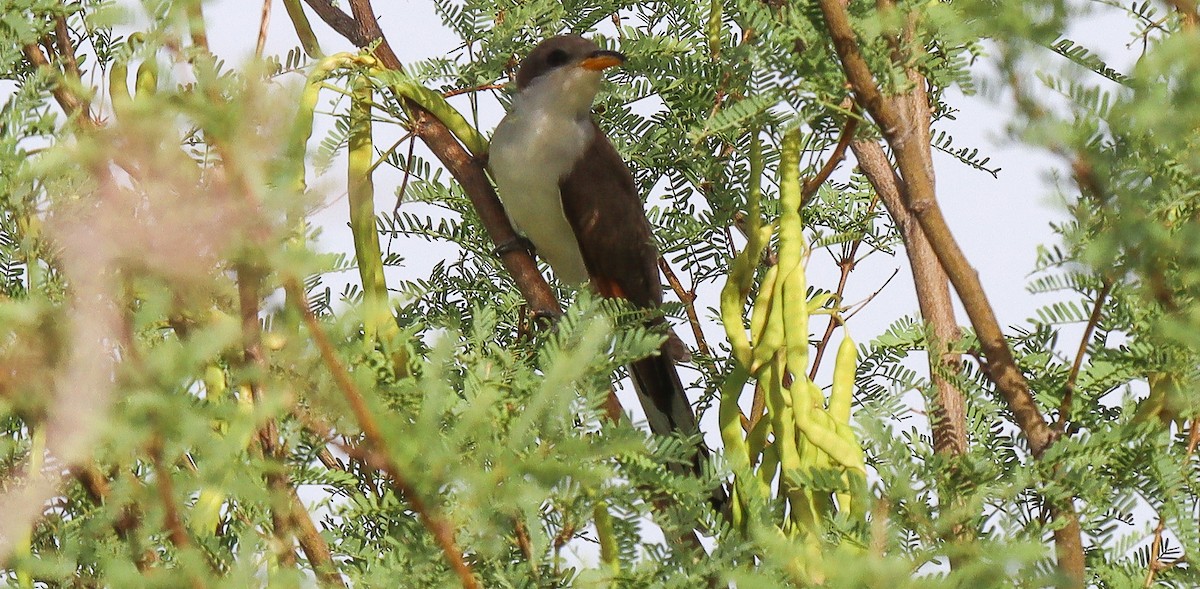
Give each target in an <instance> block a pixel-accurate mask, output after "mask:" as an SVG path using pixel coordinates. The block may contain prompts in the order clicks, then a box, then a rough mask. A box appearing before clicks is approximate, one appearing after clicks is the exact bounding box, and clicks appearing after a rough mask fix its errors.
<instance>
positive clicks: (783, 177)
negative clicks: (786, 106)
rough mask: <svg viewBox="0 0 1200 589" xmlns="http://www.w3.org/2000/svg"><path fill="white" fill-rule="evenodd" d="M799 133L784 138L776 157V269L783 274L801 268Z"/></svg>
mask: <svg viewBox="0 0 1200 589" xmlns="http://www.w3.org/2000/svg"><path fill="white" fill-rule="evenodd" d="M801 201H802V192H801V187H800V130H799V129H792V130H791V131H788V132H787V134H785V135H784V137H783V145H782V146H780V154H779V209H780V214H779V265H780V266H782V267H783V271H784V272H789V271H790V270H791V269H793V268H798V267H800V265H801V258H802V257H803V253H804V252H803V250H804V225H803V221H802V219H801V218H800V205H801Z"/></svg>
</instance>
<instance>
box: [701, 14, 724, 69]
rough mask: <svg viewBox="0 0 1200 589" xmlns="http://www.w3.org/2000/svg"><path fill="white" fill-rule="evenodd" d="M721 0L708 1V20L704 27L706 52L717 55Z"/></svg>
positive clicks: (718, 53)
mask: <svg viewBox="0 0 1200 589" xmlns="http://www.w3.org/2000/svg"><path fill="white" fill-rule="evenodd" d="M721 9H722V6H721V0H710V2H709V3H708V22H707V23H706V25H705V27H704V29H705V31H704V32H705V33H706V36H707V37H708V54H709V55H710V56H712V57H714V58H715V57H717V56H718V55H720V54H721V16H722V14H721V12H722V11H721Z"/></svg>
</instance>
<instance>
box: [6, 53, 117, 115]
mask: <svg viewBox="0 0 1200 589" xmlns="http://www.w3.org/2000/svg"><path fill="white" fill-rule="evenodd" d="M22 49H23V50H24V52H25V58H26V59H28V60H29V62H30V63H32V64H33V65H34V67H37V68H38V69H41V70H49V71H50V72H51V76H52V77H55V78H61V77H62V72H60V71H58V69H57V68H55V67H54V66H53V65H51V64H50V61H49V60H48V59H46V54H44V53H42V48H41V47H39V46H38V45H37V44H36V43H29V44H27V45H25V47H23V48H22ZM50 94H51V95H53V96H54V101H55V102H57V103H58V106H59V108H62V109H63V112H65V113H67V116H68V117H75V116H78V117H79V121H80V122H81V123H83V124H84V125H85V126H90V127H99V126H100V123H99V122H98V121H96V119H94V118H92V113H91V111H90V110H89V109H88V108H87V102H86V101H84V100H82V99H81V98H79V97H78V96H76V95H75V93H74V92H72V91H71V90H70V89H69V88H67V86H66V85H65V84H63V81H62V80H61V79H58V80H55V81H54V85H53V87H52V88H50Z"/></svg>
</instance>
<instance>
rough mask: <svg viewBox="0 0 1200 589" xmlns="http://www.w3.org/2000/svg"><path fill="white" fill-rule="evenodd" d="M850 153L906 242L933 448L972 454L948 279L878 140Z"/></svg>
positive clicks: (856, 145) (854, 145)
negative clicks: (921, 327)
mask: <svg viewBox="0 0 1200 589" xmlns="http://www.w3.org/2000/svg"><path fill="white" fill-rule="evenodd" d="M850 148H851V149H852V150H853V151H854V157H855V158H857V159H858V166H859V169H861V170H862V172H863V174H864V175H865V176H866V177H867V180H868V181H870V182H871V185H872V186H873V187H874V188H875V193H876V194H878V195H879V198H880V200H882V201H883V205H884V207H886V208H887V210H888V214H889V215H891V217H892V220H893V221H895V223H896V226H897V227H898V228H899V230H900V236H901V237H902V238H903V239H904V251H905V253H906V254H907V255H908V263H909V267H910V268H911V269H912V274H913V284H914V286H915V289H916V293H917V304H918V306H919V307H920V309H921V317H922V318H923V319H924V320H925V324H926V326H927V329H928V330H929V338H928V339H929V341H928V344H927V354H928V356H929V375H930V379H931V380H932V381H933V385H934V389H935V390H936V395H937V403H936V405H935V406H934V407H933V408H932V414H933V418H932V419H931V422H932V423H931V425H932V426H933V446H934V449H935V450H937V451H938V452H942V453H947V454H956V455H960V454H964V453H966V450H967V429H966V404H965V402H964V401H963V395H962V391H959V390H958V388H957V387H956V386H954V383H953V382H951V381H950V380H949V379H948V378H947V377H948V376H950V375H954V374H958V372H959V363H960V362H961V358H960V357H959V354H956V353H954V352H952V351H951V350H950V344H951V343H952V342H955V341H958V340H959V338H961V337H962V333H961V332H960V331H959V329H958V321H957V320H956V319H955V317H954V305H953V302H952V300H951V299H950V286H949V279H947V278H946V272H945V271H944V270H942V266H941V264H940V263H938V260H937V256H936V255H935V254H934V252H933V248H932V247H931V246H930V245H929V240H928V239H926V238H925V233H924V232H923V231H922V230H921V226H920V225H918V224H917V221H916V219H914V218H913V216H912V215H911V214H910V213H909V212H908V209H906V208H905V207H904V202H903V200H902V199H901V197H900V187H899V186H898V184H897V182H896V177H895V175H894V174H893V173H892V166H891V163H890V162H888V159H887V155H886V154H885V153H884V152H883V148H882V147H880V145H879V144H878V143H875V142H874V141H855V142H854V143H852V144H851V145H850Z"/></svg>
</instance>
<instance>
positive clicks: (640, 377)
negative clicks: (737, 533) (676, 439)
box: [629, 354, 728, 511]
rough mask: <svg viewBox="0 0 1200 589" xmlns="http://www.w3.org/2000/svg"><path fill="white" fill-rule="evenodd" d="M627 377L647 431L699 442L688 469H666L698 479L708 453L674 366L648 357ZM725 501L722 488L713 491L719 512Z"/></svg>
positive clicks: (634, 365)
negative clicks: (647, 425) (677, 433)
mask: <svg viewBox="0 0 1200 589" xmlns="http://www.w3.org/2000/svg"><path fill="white" fill-rule="evenodd" d="M629 375H630V377H631V380H633V388H634V390H635V391H637V396H638V401H640V402H641V404H642V409H643V410H644V411H645V412H646V421H647V422H648V423H649V424H650V431H652V432H654V434H655V435H659V436H669V435H672V434H673V433H675V432H679V433H681V434H683V435H685V436H688V437H695V438H698V439H697V442H696V451H695V453H694V454H693V455H692V460H691V463H692V464H691V467H690V468H688V467H686V466H684V465H679V464H673V465H670V466H669V467H668V468H669V469H670V470H671V471H672V472H674V473H676V474H684V473H688V472H691V473H693V474H695V475H697V476H699V475H701V474H702V473H703V470H704V463H706V462H708V457H709V450H708V446H706V445H705V444H704V439H703V437H701V436H700V425H699V424H698V423H697V422H696V414H695V413H694V412H693V411H692V406H691V403H689V402H688V398H687V394H686V393H685V392H684V388H683V383H682V382H681V381H680V380H679V373H678V372H677V371H676V370H675V363H674V362H673V361H672V360H671V359H670V358H668V357H667V356H666V355H665V354H659V355H657V356H650V357H648V358H643V359H641V360H638V361H636V362H634V363H632V364H630V366H629ZM727 499H728V496H727V494H726V493H725V489H724V487H723V486H718V487H717V488H716V489H714V490H713V494H712V497H711V498H710V502H711V503H712V504H713V507H714V508H716V509H717V510H718V511H720V510H722V509H723V508H724V506H725V504H726V503H727Z"/></svg>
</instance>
